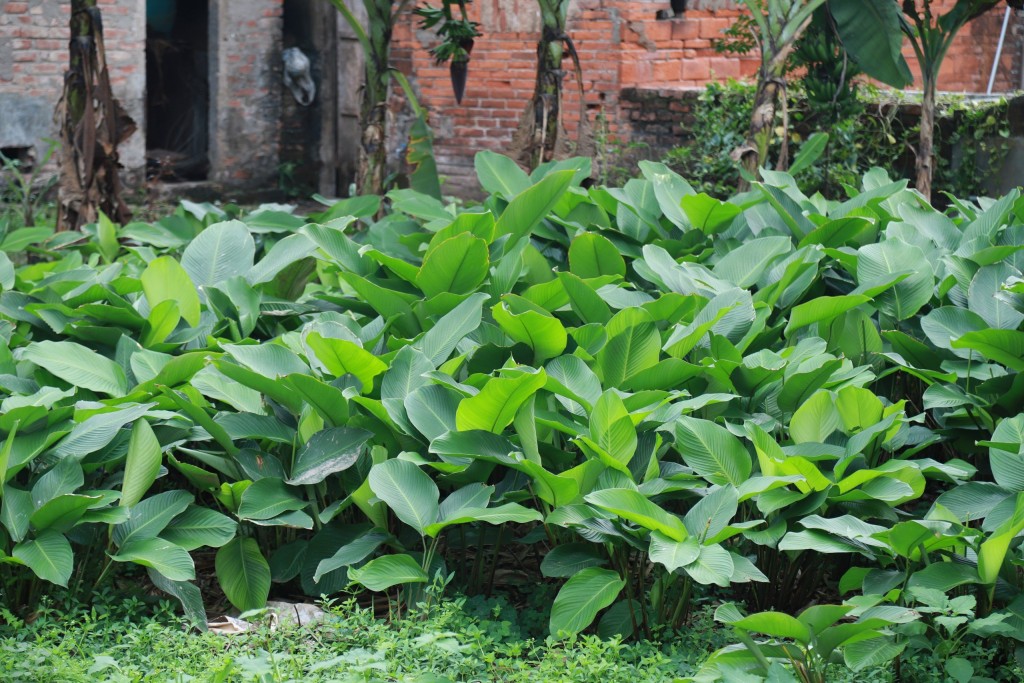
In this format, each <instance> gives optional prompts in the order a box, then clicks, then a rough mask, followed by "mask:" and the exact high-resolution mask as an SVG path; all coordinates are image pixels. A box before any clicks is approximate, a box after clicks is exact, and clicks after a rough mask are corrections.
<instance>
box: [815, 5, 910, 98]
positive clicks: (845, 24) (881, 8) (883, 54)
mask: <svg viewBox="0 0 1024 683" xmlns="http://www.w3.org/2000/svg"><path fill="white" fill-rule="evenodd" d="M828 9H829V11H830V12H831V13H832V17H833V18H834V19H835V22H836V30H837V31H838V32H839V36H840V37H841V38H842V41H843V46H844V47H845V48H846V50H847V51H848V52H849V54H850V56H851V57H852V58H853V61H855V62H856V63H857V66H859V67H860V69H861V70H862V71H864V73H866V74H867V75H869V76H871V77H873V78H877V79H878V80H880V81H882V82H883V83H886V84H887V85H891V86H892V87H894V88H906V87H907V86H908V85H910V84H911V83H913V82H914V77H913V75H912V74H911V73H910V66H909V65H908V64H907V61H906V60H905V59H904V58H903V55H902V54H901V49H902V47H903V32H902V31H901V25H900V21H901V17H900V8H899V5H897V4H896V3H894V2H890V1H889V0H865V1H864V2H858V3H849V2H830V3H828Z"/></svg>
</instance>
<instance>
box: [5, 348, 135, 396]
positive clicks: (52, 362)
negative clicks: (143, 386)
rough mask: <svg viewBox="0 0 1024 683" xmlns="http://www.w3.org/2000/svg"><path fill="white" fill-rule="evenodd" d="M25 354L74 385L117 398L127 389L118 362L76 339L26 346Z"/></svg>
mask: <svg viewBox="0 0 1024 683" xmlns="http://www.w3.org/2000/svg"><path fill="white" fill-rule="evenodd" d="M23 357H24V358H25V360H28V361H31V362H33V363H35V364H36V365H38V366H40V367H42V368H45V369H46V370H48V371H50V372H52V373H53V374H54V375H56V376H57V377H59V378H61V379H62V380H64V381H65V382H67V383H69V384H71V385H72V386H75V387H80V388H82V389H89V390H90V391H95V392H97V393H100V394H107V395H108V396H114V397H121V396H124V395H125V393H127V391H128V380H127V379H126V378H125V375H124V370H122V369H121V367H120V366H119V365H118V364H117V363H115V362H114V361H112V360H110V359H109V358H105V357H103V356H101V355H100V354H98V353H96V352H95V351H93V350H92V349H89V348H86V347H84V346H82V345H81V344H76V343H75V342H70V341H59V342H54V341H41V342H35V343H33V344H29V345H28V346H26V347H25V350H24V351H23Z"/></svg>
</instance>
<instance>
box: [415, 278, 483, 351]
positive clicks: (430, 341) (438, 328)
mask: <svg viewBox="0 0 1024 683" xmlns="http://www.w3.org/2000/svg"><path fill="white" fill-rule="evenodd" d="M488 298H489V297H488V296H487V295H486V294H484V293H483V292H478V293H476V294H473V295H471V296H470V297H469V298H468V299H466V300H465V301H463V302H462V303H461V304H459V305H458V306H456V307H455V308H453V309H452V310H451V311H450V312H449V313H448V314H447V315H445V316H444V317H442V318H441V319H440V320H438V321H437V324H435V325H434V326H433V327H432V328H430V329H429V330H428V331H427V333H426V334H424V335H423V336H422V337H420V339H419V341H418V342H417V343H416V344H415V345H414V346H415V347H416V348H418V349H419V350H420V351H422V352H423V355H425V356H426V357H427V359H428V360H429V361H430V362H431V363H433V365H434V367H435V368H436V367H438V366H440V365H441V364H442V363H444V362H445V361H446V360H448V356H450V355H451V353H452V351H453V350H455V346H456V344H458V343H459V342H460V341H462V340H463V339H464V338H465V337H466V335H468V334H469V333H470V332H473V331H474V330H476V328H478V327H480V321H481V319H482V318H483V304H484V301H486V300H487V299H488Z"/></svg>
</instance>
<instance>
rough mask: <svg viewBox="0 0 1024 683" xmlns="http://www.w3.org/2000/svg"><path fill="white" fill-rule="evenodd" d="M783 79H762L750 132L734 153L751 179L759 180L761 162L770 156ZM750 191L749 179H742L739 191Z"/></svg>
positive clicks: (755, 98) (756, 97)
mask: <svg viewBox="0 0 1024 683" xmlns="http://www.w3.org/2000/svg"><path fill="white" fill-rule="evenodd" d="M781 83H782V81H781V79H776V78H762V79H761V80H760V82H759V83H758V85H757V92H756V93H755V95H754V111H753V113H751V115H750V130H749V131H748V133H747V140H746V142H745V143H744V144H743V146H742V147H739V148H737V149H736V150H734V151H733V159H735V160H736V161H739V162H740V164H741V165H742V166H743V169H744V170H745V171H746V172H747V173H748V174H749V176H750V177H751V178H758V177H759V174H760V169H761V162H762V161H763V160H764V159H765V158H766V157H767V156H768V143H769V141H770V140H771V136H772V135H773V133H772V130H773V129H774V128H775V110H776V108H777V104H778V100H779V93H780V92H781V91H782V87H781ZM749 189H750V181H748V180H747V178H745V177H744V178H741V179H740V185H739V191H740V192H746V191H747V190H749Z"/></svg>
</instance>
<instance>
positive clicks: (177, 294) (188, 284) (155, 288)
mask: <svg viewBox="0 0 1024 683" xmlns="http://www.w3.org/2000/svg"><path fill="white" fill-rule="evenodd" d="M139 279H140V280H141V281H142V291H143V292H145V294H146V301H148V302H149V307H150V309H151V310H152V309H155V308H156V307H157V306H159V305H160V304H162V303H163V302H165V301H173V302H174V303H176V304H177V305H178V312H179V313H180V315H181V317H182V318H183V319H184V320H185V322H187V323H188V324H189V325H192V326H193V327H194V326H196V325H198V324H199V314H200V305H199V294H198V293H197V292H196V287H195V285H194V284H193V283H192V280H191V279H190V278H189V276H188V273H187V272H185V269H184V268H182V267H181V264H179V263H178V262H177V261H175V260H174V259H173V258H171V257H170V256H161V257H159V258H155V259H153V260H152V261H150V262H149V265H148V266H146V270H144V271H142V276H141V277H140V278H139Z"/></svg>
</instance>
